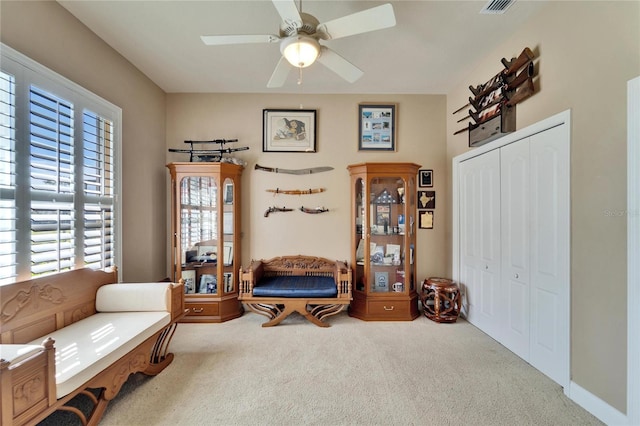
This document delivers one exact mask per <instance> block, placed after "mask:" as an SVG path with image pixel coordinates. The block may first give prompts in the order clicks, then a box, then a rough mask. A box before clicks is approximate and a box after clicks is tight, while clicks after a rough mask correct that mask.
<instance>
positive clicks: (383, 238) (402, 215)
mask: <svg viewBox="0 0 640 426" xmlns="http://www.w3.org/2000/svg"><path fill="white" fill-rule="evenodd" d="M404 195H405V183H404V180H403V179H402V178H401V177H380V178H372V179H371V181H370V184H369V208H368V214H369V221H368V223H369V224H370V225H369V233H370V243H369V261H370V263H369V265H370V273H369V277H368V281H369V282H368V285H369V291H370V292H374V293H404V292H405V291H406V288H405V259H406V253H407V247H406V244H405V241H406V239H405V231H406V211H405V210H406V209H405V208H404V206H405V204H404Z"/></svg>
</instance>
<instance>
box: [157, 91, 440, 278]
mask: <svg viewBox="0 0 640 426" xmlns="http://www.w3.org/2000/svg"><path fill="white" fill-rule="evenodd" d="M360 102H383V103H396V104H397V105H398V106H397V117H398V122H397V125H398V134H397V147H398V149H397V151H396V152H359V151H358V145H357V140H358V120H357V118H358V103H360ZM301 105H302V107H303V108H304V109H315V110H317V121H318V124H317V129H316V130H317V152H316V153H273V152H267V153H264V152H262V110H263V109H264V108H272V109H277V108H287V109H288V108H290V109H299V108H300V106H301ZM445 124H446V120H445V97H444V96H442V95H398V96H395V95H394V96H391V95H385V96H371V95H269V94H168V95H167V147H168V148H171V147H174V148H175V147H181V146H182V147H183V146H184V143H183V141H184V140H207V139H217V138H226V139H234V138H237V139H239V142H238V143H237V146H249V147H250V149H249V150H248V151H243V152H238V153H236V156H237V157H238V158H241V159H243V160H245V161H247V163H248V164H247V167H246V168H245V171H244V173H243V178H242V192H243V194H242V206H243V209H242V210H243V211H242V231H243V234H244V238H243V239H242V245H243V247H242V262H243V264H245V265H246V264H247V263H248V262H249V261H250V260H251V259H260V258H270V257H274V256H281V255H284V254H307V255H318V256H325V257H328V258H333V259H344V260H349V261H350V250H349V247H350V244H351V242H350V235H351V234H350V232H351V231H350V224H351V221H350V214H351V213H350V210H349V209H350V197H351V193H350V188H349V173H348V171H347V165H349V164H353V163H358V162H367V161H397V162H415V163H418V164H420V165H422V166H423V168H429V169H433V170H434V190H435V191H436V195H437V203H436V213H435V225H434V229H433V230H425V229H423V230H418V232H417V239H418V240H417V247H416V253H417V256H418V259H419V261H418V263H417V267H418V271H417V273H418V277H419V279H424V278H426V277H427V276H432V275H443V274H446V273H447V267H446V259H447V257H448V253H446V252H445V251H444V250H443V247H444V245H445V238H446V235H445V226H444V218H445V217H446V216H447V215H448V214H449V212H448V210H447V205H448V203H447V199H446V197H445V195H446V194H445V191H444V189H445V182H446V180H445V170H446V162H445V156H446V151H445V149H446V145H445ZM227 146H228V145H227ZM167 161H168V162H169V161H187V157H186V154H182V155H181V154H168V156H167ZM256 163H257V164H260V165H262V166H268V167H279V168H290V169H297V168H304V167H313V166H331V167H333V168H334V170H332V171H330V172H324V173H319V174H315V175H307V176H295V175H286V174H275V173H268V172H264V171H258V170H255V169H254V166H255V164H256ZM317 187H324V188H326V192H324V193H322V194H314V195H302V196H291V195H289V196H287V195H279V196H277V197H274V196H273V194H270V193H268V192H266V189H269V188H281V189H308V188H317ZM274 205H275V206H279V207H283V206H286V207H289V208H296V209H297V208H299V207H300V206H303V205H304V206H305V207H317V206H324V207H326V208H328V209H329V212H327V213H323V214H319V215H309V214H304V213H302V212H299V211H293V212H288V213H273V214H271V215H270V216H269V217H266V218H265V217H264V212H265V211H266V210H267V208H268V207H270V206H274Z"/></svg>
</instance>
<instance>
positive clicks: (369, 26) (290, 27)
mask: <svg viewBox="0 0 640 426" xmlns="http://www.w3.org/2000/svg"><path fill="white" fill-rule="evenodd" d="M273 5H274V6H275V7H276V9H277V11H278V14H279V15H280V17H281V18H282V23H281V24H280V31H279V35H274V34H264V35H210V36H201V37H200V38H201V39H202V41H203V42H204V43H205V44H207V45H223V44H246V43H276V42H277V43H280V52H281V53H282V55H283V56H282V57H281V58H280V61H279V62H278V64H277V65H276V68H275V70H274V71H273V74H272V75H271V78H270V79H269V82H268V83H267V87H281V86H282V85H283V84H284V82H285V81H286V79H287V76H288V75H289V71H290V70H291V67H292V66H293V67H297V68H305V67H308V66H309V65H311V64H312V63H314V62H315V61H316V59H317V60H318V62H320V63H321V64H323V65H324V66H325V67H327V68H329V69H330V70H331V71H333V72H335V73H336V74H338V75H339V76H340V77H342V78H343V79H345V80H347V81H348V82H350V83H353V82H354V81H356V80H357V79H359V78H360V77H362V74H363V72H362V70H360V69H359V68H358V67H356V66H355V65H353V64H352V63H351V62H349V61H347V60H346V59H344V58H343V57H342V56H340V55H339V54H337V53H336V52H334V51H333V50H331V49H329V48H328V47H327V46H324V45H321V44H320V42H319V41H320V40H334V39H337V38H342V37H348V36H352V35H356V34H362V33H366V32H369V31H375V30H381V29H384V28H389V27H393V26H394V25H395V24H396V18H395V15H394V13H393V7H392V6H391V4H389V3H387V4H383V5H381V6H376V7H373V8H371V9H366V10H363V11H361V12H356V13H353V14H351V15H347V16H343V17H342V18H337V19H333V20H331V21H327V22H323V23H320V22H319V21H318V20H317V19H316V18H315V17H314V16H312V15H310V14H308V13H302V12H300V11H299V10H298V8H297V7H296V4H295V0H273Z"/></svg>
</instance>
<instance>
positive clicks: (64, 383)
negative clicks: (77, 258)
mask: <svg viewBox="0 0 640 426" xmlns="http://www.w3.org/2000/svg"><path fill="white" fill-rule="evenodd" d="M170 286H171V284H170V283H145V284H142V283H135V284H107V285H104V286H102V287H100V288H99V289H98V292H97V294H96V310H97V311H98V313H96V314H94V315H91V316H89V317H87V318H85V319H83V320H81V321H78V322H76V323H73V324H71V325H68V326H66V327H64V328H61V329H60V330H57V331H55V332H53V333H50V334H48V335H47V337H50V338H52V339H53V340H54V342H55V349H56V397H57V398H58V399H60V398H62V397H63V396H65V395H68V394H70V393H71V392H73V391H74V390H76V389H77V388H78V387H80V386H82V385H83V384H84V383H86V382H87V381H88V380H89V379H91V378H92V377H93V376H95V375H97V374H98V373H100V372H101V371H102V370H104V369H105V368H107V367H108V366H109V365H111V364H113V363H114V362H115V361H117V360H119V359H120V358H122V357H123V356H124V355H126V354H127V353H129V352H131V351H132V350H133V349H134V348H136V346H138V345H140V344H142V343H143V342H144V341H145V340H147V339H148V338H149V337H151V336H153V335H154V334H155V333H157V332H158V331H160V330H162V329H163V328H164V327H166V326H167V325H169V324H170V323H171V313H170V306H171V305H170V303H171V300H170V295H171V293H170ZM41 342H42V339H36V340H34V341H32V342H30V344H33V345H36V344H39V343H41Z"/></svg>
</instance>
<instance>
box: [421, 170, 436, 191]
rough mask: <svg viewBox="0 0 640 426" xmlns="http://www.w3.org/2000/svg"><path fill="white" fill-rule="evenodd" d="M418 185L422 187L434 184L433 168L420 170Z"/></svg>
mask: <svg viewBox="0 0 640 426" xmlns="http://www.w3.org/2000/svg"><path fill="white" fill-rule="evenodd" d="M418 186H420V188H430V187H432V186H433V170H420V171H418Z"/></svg>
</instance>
